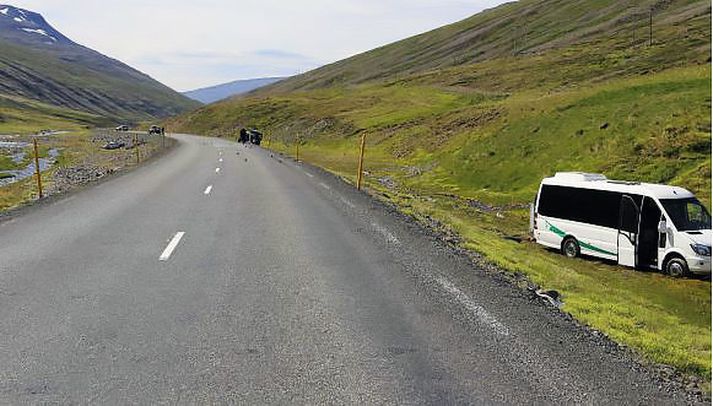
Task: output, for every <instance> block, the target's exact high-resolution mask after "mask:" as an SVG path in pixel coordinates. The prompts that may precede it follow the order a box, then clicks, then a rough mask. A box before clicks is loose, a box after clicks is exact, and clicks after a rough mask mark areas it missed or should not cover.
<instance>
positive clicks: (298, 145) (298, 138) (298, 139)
mask: <svg viewBox="0 0 713 406" xmlns="http://www.w3.org/2000/svg"><path fill="white" fill-rule="evenodd" d="M295 148H296V149H297V153H296V155H297V162H299V161H300V136H299V135H298V136H297V142H296V143H295Z"/></svg>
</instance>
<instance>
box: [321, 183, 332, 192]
mask: <svg viewBox="0 0 713 406" xmlns="http://www.w3.org/2000/svg"><path fill="white" fill-rule="evenodd" d="M319 186H322V187H323V188H325V189H327V190H330V189H331V188H330V187H329V186H328V185H327V184H326V183H322V182H319Z"/></svg>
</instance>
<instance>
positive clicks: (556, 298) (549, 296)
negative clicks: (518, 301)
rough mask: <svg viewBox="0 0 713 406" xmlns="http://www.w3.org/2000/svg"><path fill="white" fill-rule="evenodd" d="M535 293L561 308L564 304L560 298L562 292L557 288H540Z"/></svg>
mask: <svg viewBox="0 0 713 406" xmlns="http://www.w3.org/2000/svg"><path fill="white" fill-rule="evenodd" d="M535 294H536V295H537V296H539V297H541V298H543V299H545V300H547V301H548V302H550V304H551V305H552V306H554V307H557V308H560V307H562V305H563V304H564V303H563V302H562V301H561V300H560V294H559V292H557V291H556V290H542V289H538V290H536V291H535Z"/></svg>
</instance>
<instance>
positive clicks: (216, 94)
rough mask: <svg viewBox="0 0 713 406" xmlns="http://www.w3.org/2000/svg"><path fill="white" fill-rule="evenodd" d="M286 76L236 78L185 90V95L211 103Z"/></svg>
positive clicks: (269, 83) (277, 80)
mask: <svg viewBox="0 0 713 406" xmlns="http://www.w3.org/2000/svg"><path fill="white" fill-rule="evenodd" d="M283 79H286V78H285V77H270V78H258V79H246V80H235V81H233V82H228V83H223V84H220V85H216V86H210V87H204V88H201V89H196V90H191V91H188V92H183V94H184V95H186V96H188V97H190V98H191V99H193V100H197V101H199V102H201V103H205V104H210V103H213V102H217V101H219V100H223V99H227V98H228V97H232V96H237V95H240V94H244V93H248V92H250V91H253V90H255V89H259V88H261V87H263V86H267V85H271V84H273V83H275V82H279V81H281V80H283Z"/></svg>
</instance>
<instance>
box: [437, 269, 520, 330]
mask: <svg viewBox="0 0 713 406" xmlns="http://www.w3.org/2000/svg"><path fill="white" fill-rule="evenodd" d="M436 282H438V284H439V285H441V287H442V288H443V289H445V290H446V292H448V293H450V294H451V295H453V296H455V298H456V300H457V301H458V302H459V303H460V304H461V305H462V306H464V307H465V308H466V309H468V310H470V311H471V312H472V313H473V314H474V315H475V317H477V318H478V320H480V322H481V323H483V324H485V325H487V326H488V327H490V328H491V329H493V330H494V331H495V332H496V333H498V334H500V335H502V336H509V335H510V329H508V328H507V326H505V325H504V324H503V323H501V322H499V321H498V319H496V318H495V317H493V316H492V315H491V314H490V313H488V311H487V310H485V308H483V306H480V305H478V304H476V303H475V302H473V301H472V300H471V299H470V298H469V297H468V295H466V294H465V293H463V291H462V290H460V289H458V288H457V287H456V286H455V285H454V284H453V283H451V281H449V280H448V279H446V278H444V277H443V276H439V277H437V278H436Z"/></svg>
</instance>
